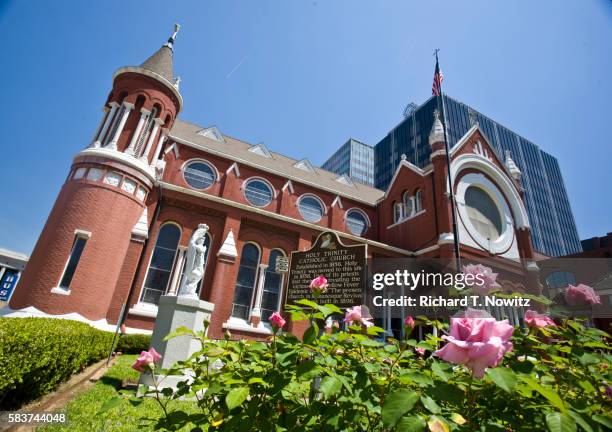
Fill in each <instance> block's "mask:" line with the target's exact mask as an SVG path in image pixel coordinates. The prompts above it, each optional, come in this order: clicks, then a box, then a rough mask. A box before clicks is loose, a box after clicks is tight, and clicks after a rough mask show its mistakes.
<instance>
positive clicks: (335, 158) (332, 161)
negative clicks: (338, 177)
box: [321, 138, 374, 186]
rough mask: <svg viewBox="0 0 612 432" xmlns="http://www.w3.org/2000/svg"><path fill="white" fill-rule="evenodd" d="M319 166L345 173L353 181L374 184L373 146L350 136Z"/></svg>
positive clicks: (337, 172)
mask: <svg viewBox="0 0 612 432" xmlns="http://www.w3.org/2000/svg"><path fill="white" fill-rule="evenodd" d="M321 168H323V169H326V170H327V171H331V172H333V173H336V174H346V175H347V176H349V177H350V178H351V179H353V180H354V181H357V182H359V183H363V184H366V185H368V186H374V148H373V147H372V146H369V145H367V144H364V143H362V142H359V141H357V140H355V139H353V138H350V139H349V140H348V141H347V142H345V143H344V144H343V145H342V147H340V148H339V149H338V150H337V151H336V152H335V153H334V154H333V155H332V156H331V157H330V158H329V159H328V160H327V161H326V162H325V163H324V164H323V165H322V166H321Z"/></svg>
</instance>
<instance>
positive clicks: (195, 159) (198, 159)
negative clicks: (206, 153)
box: [180, 158, 221, 190]
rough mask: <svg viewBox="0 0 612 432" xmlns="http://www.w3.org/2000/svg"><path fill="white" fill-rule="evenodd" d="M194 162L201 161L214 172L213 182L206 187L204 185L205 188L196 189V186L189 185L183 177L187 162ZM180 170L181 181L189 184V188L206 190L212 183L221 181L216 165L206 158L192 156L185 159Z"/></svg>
mask: <svg viewBox="0 0 612 432" xmlns="http://www.w3.org/2000/svg"><path fill="white" fill-rule="evenodd" d="M194 162H201V163H203V164H205V165H208V166H209V167H210V168H212V170H213V172H214V174H215V178H214V180H213V182H212V183H211V185H210V186H208V187H206V188H203V189H197V188H194V187H193V186H191V185H190V184H189V183H188V182H187V179H186V178H185V168H187V165H189V164H191V163H194ZM180 171H181V175H182V177H183V181H184V182H185V184H186V185H187V186H189V187H190V188H192V189H195V190H206V189H210V188H211V187H213V185H214V184H215V183H217V182H219V181H221V177H220V175H219V170H218V169H217V167H216V166H215V165H214V164H213V163H212V162H210V161H209V160H206V159H203V158H192V159H189V160H187V161H185V162H183V165H181V168H180Z"/></svg>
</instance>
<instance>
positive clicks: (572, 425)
mask: <svg viewBox="0 0 612 432" xmlns="http://www.w3.org/2000/svg"><path fill="white" fill-rule="evenodd" d="M546 425H547V426H548V430H549V431H550V432H576V422H575V421H574V419H573V418H571V417H570V416H568V415H567V414H563V413H560V412H551V413H548V414H546Z"/></svg>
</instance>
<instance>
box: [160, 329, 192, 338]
mask: <svg viewBox="0 0 612 432" xmlns="http://www.w3.org/2000/svg"><path fill="white" fill-rule="evenodd" d="M177 336H195V333H194V332H193V330H191V329H188V328H187V327H185V326H181V327H177V328H176V329H175V330H174V331H173V332H170V333H168V334H167V335H166V337H165V338H164V340H165V341H167V340H170V339H172V338H175V337H177Z"/></svg>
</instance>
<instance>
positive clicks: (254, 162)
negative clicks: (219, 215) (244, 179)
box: [169, 119, 384, 206]
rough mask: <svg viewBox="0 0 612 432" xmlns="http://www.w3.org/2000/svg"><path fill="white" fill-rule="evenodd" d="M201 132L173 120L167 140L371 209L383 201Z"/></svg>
mask: <svg viewBox="0 0 612 432" xmlns="http://www.w3.org/2000/svg"><path fill="white" fill-rule="evenodd" d="M202 129H206V128H203V127H202V126H197V125H195V124H193V123H189V122H186V121H183V120H180V119H176V121H175V122H174V125H173V126H172V129H171V131H170V136H169V138H170V139H171V140H174V141H176V142H178V143H180V144H183V145H187V146H190V147H193V148H196V149H199V150H201V151H204V152H206V153H210V154H215V155H218V156H220V157H223V158H226V159H230V160H233V161H235V162H238V163H241V164H245V165H249V166H252V167H254V168H257V169H260V170H262V171H267V172H269V173H272V174H275V175H279V176H281V177H284V178H286V179H288V180H292V181H293V182H295V183H302V184H305V185H308V186H313V187H315V188H318V189H321V190H324V191H327V192H330V193H332V194H334V195H340V196H342V197H345V198H350V199H352V200H354V201H357V202H361V203H363V204H367V205H370V206H374V205H376V202H377V201H378V200H379V199H380V198H382V197H383V195H384V191H382V190H380V189H376V188H373V187H371V186H367V185H364V184H361V183H357V182H355V183H354V184H353V185H352V186H349V185H346V184H343V183H340V182H338V181H336V178H337V177H338V175H337V174H335V173H332V172H330V171H327V170H324V169H322V168H318V167H314V166H312V165H311V164H310V167H311V168H312V171H307V170H304V169H303V168H299V167H296V166H295V165H296V164H298V165H300V164H299V162H302V161H304V159H302V160H300V161H298V160H296V159H292V158H289V157H287V156H285V155H282V154H280V153H275V152H272V151H270V154H271V156H272V157H271V158H265V157H261V156H260V155H258V154H256V153H254V152H252V151H249V150H250V149H251V148H252V147H253V145H252V144H249V143H246V142H244V141H240V140H238V139H235V138H232V137H230V136H227V135H223V138H224V141H225V142H219V141H216V140H214V139H211V138H209V137H206V136H203V135H200V134H198V132H199V131H201V130H202Z"/></svg>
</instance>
